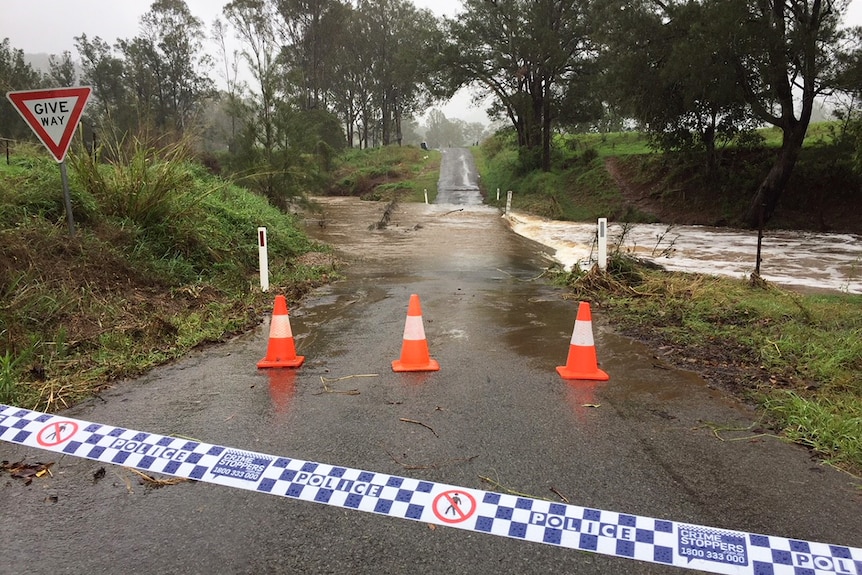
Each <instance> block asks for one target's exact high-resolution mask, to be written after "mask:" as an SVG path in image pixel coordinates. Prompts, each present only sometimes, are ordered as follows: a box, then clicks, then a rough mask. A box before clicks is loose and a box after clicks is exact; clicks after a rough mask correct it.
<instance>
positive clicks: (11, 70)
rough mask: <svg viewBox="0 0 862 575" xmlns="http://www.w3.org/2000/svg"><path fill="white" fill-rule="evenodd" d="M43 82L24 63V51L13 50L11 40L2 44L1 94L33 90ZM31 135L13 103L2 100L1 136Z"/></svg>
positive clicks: (25, 136)
mask: <svg viewBox="0 0 862 575" xmlns="http://www.w3.org/2000/svg"><path fill="white" fill-rule="evenodd" d="M41 81H42V77H41V74H39V72H37V71H36V70H34V69H33V67H32V66H30V65H29V64H27V63H26V62H25V61H24V51H23V50H20V49H15V48H12V46H11V44H10V43H9V38H4V39H3V41H2V42H0V92H2V93H3V94H4V95H5V93H6V92H11V91H15V90H32V89H35V88H38V87H39V85H40V83H41ZM30 135H31V131H30V128H29V127H28V126H27V123H26V122H24V121H23V120H22V119H21V117H20V116H19V115H18V112H17V111H16V110H15V108H14V107H13V106H12V104H11V102H9V100H7V99H6V98H5V97H3V98H2V99H0V136H2V137H4V138H10V139H24V138H27V137H29V136H30Z"/></svg>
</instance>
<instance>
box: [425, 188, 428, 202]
mask: <svg viewBox="0 0 862 575" xmlns="http://www.w3.org/2000/svg"><path fill="white" fill-rule="evenodd" d="M425 203H426V204H427V203H428V188H425Z"/></svg>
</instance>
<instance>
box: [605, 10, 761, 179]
mask: <svg viewBox="0 0 862 575" xmlns="http://www.w3.org/2000/svg"><path fill="white" fill-rule="evenodd" d="M600 20H601V21H602V22H604V26H603V27H602V32H601V33H600V34H599V36H600V38H601V39H602V41H603V43H604V50H603V55H602V64H603V69H604V70H605V74H604V83H605V86H604V89H605V93H606V101H608V102H611V103H612V104H613V105H614V106H615V107H617V108H620V109H622V110H624V111H625V113H626V114H627V115H628V116H629V117H631V118H634V119H635V120H637V121H638V122H639V123H640V125H641V126H642V127H643V129H644V130H645V131H646V132H647V134H648V135H649V136H650V139H651V142H652V144H653V145H654V146H655V147H657V148H659V149H661V150H663V151H674V150H683V151H690V150H695V151H704V152H705V155H706V160H707V172H708V173H709V174H712V173H713V172H714V171H715V170H716V167H717V146H718V144H719V142H721V141H724V142H729V141H730V140H731V139H732V138H733V137H734V136H735V135H736V134H737V133H739V132H740V131H748V130H753V129H754V128H755V127H756V123H755V122H754V119H753V115H752V114H751V113H750V111H749V108H748V106H747V105H746V103H745V99H744V97H743V93H742V90H741V89H740V88H739V84H738V81H737V78H736V73H735V71H734V69H733V68H732V67H731V66H728V65H727V63H728V62H729V61H730V60H731V56H732V54H731V53H730V52H729V50H728V47H727V45H726V44H724V43H722V42H719V41H718V40H721V39H722V34H721V33H720V31H718V30H716V29H715V28H716V26H717V22H716V21H715V20H711V19H709V18H707V17H706V15H705V12H704V5H702V4H700V3H697V2H680V3H658V2H653V1H650V0H646V1H640V2H630V1H625V2H621V1H618V0H611V1H610V2H606V3H605V5H604V6H603V11H602V17H601V18H600ZM719 23H720V21H719Z"/></svg>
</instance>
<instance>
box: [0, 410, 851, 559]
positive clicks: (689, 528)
mask: <svg viewBox="0 0 862 575" xmlns="http://www.w3.org/2000/svg"><path fill="white" fill-rule="evenodd" d="M0 440H2V441H8V442H11V443H17V444H20V445H26V446H29V447H36V448H39V449H46V450H48V451H53V452H56V453H62V454H67V455H72V456H75V457H82V458H86V459H91V460H94V461H100V462H103V463H111V464H116V465H123V466H126V467H131V468H134V469H139V470H142V471H148V472H151V473H160V474H166V475H172V476H175V477H183V478H186V479H192V480H196V481H203V482H208V483H215V484H218V485H225V486H228V487H235V488H238V489H246V490H249V491H257V492H261V493H267V494H270V495H278V496H281V497H288V498H291V499H301V500H303V501H309V502H313V503H323V504H326V505H332V506H336V507H343V508H348V509H356V510H359V511H366V512H370V513H377V514H380V515H388V516H390V517H399V518H402V519H412V520H414V521H422V522H425V523H432V524H436V525H445V526H449V527H456V528H458V529H465V530H469V531H476V532H481V533H489V534H492V535H498V536H501V537H510V538H513V539H520V540H523V541H530V542H534V543H545V544H548V545H554V546H557V547H566V548H570V549H578V550H581V551H589V552H593V553H601V554H604V555H612V556H615V557H622V558H626V559H634V560H638V561H645V562H650V563H657V564H664V565H674V566H677V567H682V568H687V569H696V570H700V571H706V572H710V573H727V574H731V575H736V574H739V575H784V574H787V575H814V574H820V573H839V574H842V575H843V574H850V575H862V549H860V548H855V547H846V546H841V545H829V544H825V543H816V542H810V541H801V540H796V539H786V538H782V537H773V536H769V535H757V534H752V533H745V532H740V531H728V530H725V529H716V528H712V527H704V526H700V525H690V524H686V523H677V522H674V521H667V520H663V519H652V518H649V517H641V516H637V515H629V514H624V513H617V512H613V511H603V510H598V509H590V508H585V507H579V506H577V505H568V504H565V505H564V504H562V503H553V502H550V501H543V500H537V499H531V498H529V497H521V496H514V495H507V494H500V493H494V492H488V491H482V490H479V489H467V488H463V487H458V486H455V485H446V484H441V483H433V482H429V481H422V480H418V479H411V478H407V477H398V476H395V475H387V474H385V473H375V472H371V471H362V470H359V469H350V468H347V467H338V466H333V465H327V464H323V463H314V462H311V461H302V460H299V459H292V458H287V457H279V456H275V455H267V454H264V453H256V452H253V451H245V450H241V449H233V448H228V447H222V446H220V445H212V444H208V443H202V442H199V441H193V440H189V439H184V438H177V437H169V436H164V435H158V434H155V433H146V432H143V431H135V430H133V429H126V428H122V427H113V426H110V425H102V424H100V423H91V422H88V421H82V420H79V419H72V418H69V417H63V416H58V415H50V414H46V413H41V412H37V411H31V410H28V409H22V408H18V407H10V406H6V405H2V404H0Z"/></svg>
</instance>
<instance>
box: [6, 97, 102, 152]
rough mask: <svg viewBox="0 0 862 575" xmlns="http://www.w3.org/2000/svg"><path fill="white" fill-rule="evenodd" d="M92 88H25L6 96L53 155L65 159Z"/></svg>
mask: <svg viewBox="0 0 862 575" xmlns="http://www.w3.org/2000/svg"><path fill="white" fill-rule="evenodd" d="M91 91H92V90H91V89H90V87H89V86H82V87H77V88H54V89H51V90H22V91H19V92H9V93H7V94H6V97H7V98H9V101H10V102H12V105H13V106H15V109H16V110H18V113H19V114H21V117H22V118H24V120H25V121H26V122H27V123H28V124H29V125H30V128H31V129H32V130H33V132H34V133H35V134H36V136H38V137H39V139H40V140H41V141H42V143H43V144H45V147H46V148H48V151H50V152H51V155H53V156H54V159H55V160H57V161H58V162H62V161H63V159H64V158H65V157H66V152H68V151H69V144H71V143H72V136H73V135H74V134H75V128H77V127H78V120H80V119H81V114H83V113H84V106H86V105H87V100H88V99H89V98H90V92H91Z"/></svg>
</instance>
